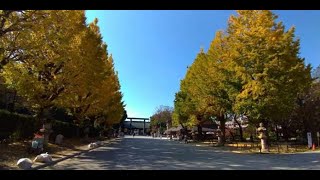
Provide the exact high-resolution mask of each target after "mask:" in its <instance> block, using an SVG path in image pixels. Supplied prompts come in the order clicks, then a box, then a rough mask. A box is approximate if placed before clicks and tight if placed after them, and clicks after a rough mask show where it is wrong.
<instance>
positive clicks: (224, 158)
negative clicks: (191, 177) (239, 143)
mask: <svg viewBox="0 0 320 180" xmlns="http://www.w3.org/2000/svg"><path fill="white" fill-rule="evenodd" d="M319 155H320V154H316V153H305V154H235V153H232V152H227V151H223V150H220V149H219V148H213V147H198V146H195V145H192V144H183V143H180V142H178V141H169V140H164V139H152V138H124V139H122V140H117V141H114V142H112V143H111V144H109V145H108V146H105V147H101V148H98V149H95V150H93V151H91V152H88V153H85V154H83V155H81V156H78V157H75V158H73V159H72V160H68V161H66V162H64V163H61V164H58V165H59V167H58V168H56V167H52V169H66V170H74V169H83V170H85V169H88V170H89V169H118V170H134V169H143V170H177V169H179V170H199V169H203V170H207V169H217V170H232V169H241V170H249V169H250V170H252V169H262V170H263V169H279V170H280V169H320V162H319V161H318V160H319V157H320V156H319Z"/></svg>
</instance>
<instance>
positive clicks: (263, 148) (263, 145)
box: [257, 123, 269, 152]
mask: <svg viewBox="0 0 320 180" xmlns="http://www.w3.org/2000/svg"><path fill="white" fill-rule="evenodd" d="M259 126H260V127H259V128H258V129H257V132H258V133H259V136H258V138H259V139H260V140H261V152H268V151H269V149H268V145H267V136H266V131H267V129H266V128H265V127H263V123H260V124H259Z"/></svg>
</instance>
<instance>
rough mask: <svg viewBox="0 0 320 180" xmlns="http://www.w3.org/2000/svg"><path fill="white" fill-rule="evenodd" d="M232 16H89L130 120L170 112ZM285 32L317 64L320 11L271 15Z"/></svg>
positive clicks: (175, 13)
mask: <svg viewBox="0 0 320 180" xmlns="http://www.w3.org/2000/svg"><path fill="white" fill-rule="evenodd" d="M235 13H236V12H235V11H231V10H229V11H225V10H223V11H222V10H219V11H204V10H197V11H190V10H188V11H151V10H143V11H87V12H86V16H87V21H88V22H91V21H92V20H93V19H94V18H95V17H97V18H98V19H99V23H98V25H99V26H100V30H101V34H102V36H103V41H105V42H106V43H107V44H108V51H109V54H112V56H113V58H114V63H115V68H116V70H117V71H118V73H119V74H118V75H119V79H120V84H121V91H122V92H123V94H124V101H125V104H126V110H127V111H128V116H130V117H133V116H134V117H150V116H151V115H152V114H153V113H154V112H155V109H156V107H158V106H160V105H168V106H173V100H174V95H175V93H176V92H177V91H178V90H179V86H180V80H181V79H182V78H183V77H184V75H185V73H186V70H187V66H188V65H190V64H191V63H192V62H193V60H194V58H195V57H196V55H197V53H198V52H199V50H200V48H201V47H202V48H204V49H205V50H207V49H208V47H209V45H210V42H211V41H212V39H213V37H214V34H215V32H216V31H217V30H223V29H226V27H227V20H228V18H229V16H230V15H231V14H235ZM274 13H276V14H277V15H278V16H279V20H281V21H283V22H284V24H285V25H286V28H289V27H291V26H293V25H294V26H295V27H296V36H297V37H298V38H300V41H301V49H300V52H301V57H304V58H305V59H306V63H310V64H311V65H312V66H313V67H317V66H318V65H319V64H320V49H319V47H320V36H319V35H318V34H319V32H320V21H319V18H320V11H274Z"/></svg>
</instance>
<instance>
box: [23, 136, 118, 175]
mask: <svg viewBox="0 0 320 180" xmlns="http://www.w3.org/2000/svg"><path fill="white" fill-rule="evenodd" d="M117 139H119V138H115V139H111V140H106V141H102V145H100V146H98V147H95V148H90V149H86V150H82V151H80V152H77V153H74V154H71V155H66V156H65V157H62V158H59V159H57V160H55V161H52V162H50V163H45V164H41V165H38V166H35V167H32V168H30V169H29V170H39V169H42V168H45V167H48V166H53V165H55V164H57V163H59V162H61V161H64V160H67V159H70V158H73V157H75V156H79V155H81V154H84V153H87V152H90V151H92V150H94V149H97V148H100V147H104V146H105V145H108V144H110V143H111V142H112V141H113V140H117Z"/></svg>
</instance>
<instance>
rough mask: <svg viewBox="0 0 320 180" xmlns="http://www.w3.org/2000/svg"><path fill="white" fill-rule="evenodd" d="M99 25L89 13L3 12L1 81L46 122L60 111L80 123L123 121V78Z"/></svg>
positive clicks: (0, 59)
mask: <svg viewBox="0 0 320 180" xmlns="http://www.w3.org/2000/svg"><path fill="white" fill-rule="evenodd" d="M97 23H98V19H95V20H94V21H93V22H91V23H89V24H87V23H86V17H85V11H68V10H59V11H55V10H41V11H39V10H26V11H6V10H1V11H0V29H1V30H0V65H1V66H0V68H1V78H2V79H3V81H4V84H5V85H6V86H7V87H8V88H11V89H13V90H15V91H16V92H17V94H18V95H19V96H20V97H22V98H23V99H24V100H25V102H26V104H27V107H28V108H29V109H31V110H32V111H33V112H35V114H36V115H37V117H38V118H39V119H41V120H42V121H44V120H45V119H48V116H49V115H48V112H49V111H50V110H51V109H52V108H56V107H58V108H63V109H65V110H66V111H67V112H68V113H69V114H70V115H72V116H73V117H74V119H75V122H76V123H78V124H79V123H81V122H83V121H84V120H85V119H89V120H91V121H94V122H95V124H97V125H100V126H108V127H110V126H112V125H113V124H117V123H119V122H120V121H121V120H122V119H123V117H124V107H125V105H124V102H123V101H122V96H123V95H122V93H121V92H120V83H119V79H118V74H117V72H116V71H115V69H114V62H113V58H112V55H109V53H108V51H107V44H105V43H104V42H103V41H102V36H101V33H100V29H99V26H98V24H97Z"/></svg>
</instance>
